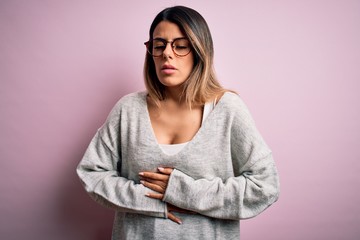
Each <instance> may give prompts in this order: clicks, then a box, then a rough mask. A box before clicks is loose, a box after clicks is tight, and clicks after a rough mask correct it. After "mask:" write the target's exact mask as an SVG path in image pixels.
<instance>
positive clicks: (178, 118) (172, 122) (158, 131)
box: [149, 108, 203, 144]
mask: <svg viewBox="0 0 360 240" xmlns="http://www.w3.org/2000/svg"><path fill="white" fill-rule="evenodd" d="M202 114H203V113H202V108H196V109H192V110H190V109H178V110H172V111H160V110H158V109H149V115H150V121H151V127H152V129H153V132H154V134H155V137H156V140H157V142H158V143H159V144H177V143H184V142H188V141H190V140H191V139H192V138H193V137H194V136H195V134H196V133H197V132H198V130H199V128H200V127H201V122H202Z"/></svg>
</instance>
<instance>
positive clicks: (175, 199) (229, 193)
mask: <svg viewBox="0 0 360 240" xmlns="http://www.w3.org/2000/svg"><path fill="white" fill-rule="evenodd" d="M278 189H279V181H278V175H277V172H276V169H275V166H274V164H273V161H272V158H271V155H269V156H267V157H266V158H264V159H261V161H258V162H257V164H256V166H251V171H246V172H243V173H242V174H241V175H239V176H237V177H230V178H228V179H227V180H226V181H225V182H223V180H222V179H220V178H214V179H210V180H208V179H197V180H195V179H193V178H192V177H190V176H188V175H186V174H184V173H182V172H180V171H178V170H174V172H173V173H172V174H171V177H170V180H169V184H168V187H167V190H166V192H165V196H164V198H163V200H164V201H165V202H169V203H171V204H173V205H175V206H178V207H180V208H184V209H188V210H191V211H194V212H198V213H200V214H203V215H206V216H210V217H214V218H223V219H244V218H251V217H254V216H256V215H257V214H259V213H260V212H262V211H263V210H265V209H266V208H267V207H268V206H270V205H271V204H272V203H273V202H275V201H276V200H277V198H278Z"/></svg>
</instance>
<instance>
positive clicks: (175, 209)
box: [166, 203, 196, 224]
mask: <svg viewBox="0 0 360 240" xmlns="http://www.w3.org/2000/svg"><path fill="white" fill-rule="evenodd" d="M166 205H167V211H168V213H167V216H168V218H169V219H170V220H171V221H173V222H176V223H178V224H182V221H181V219H180V218H178V217H176V216H175V215H174V214H173V212H178V213H187V214H196V213H195V212H192V211H189V210H186V209H182V208H179V207H176V206H174V205H172V204H170V203H166Z"/></svg>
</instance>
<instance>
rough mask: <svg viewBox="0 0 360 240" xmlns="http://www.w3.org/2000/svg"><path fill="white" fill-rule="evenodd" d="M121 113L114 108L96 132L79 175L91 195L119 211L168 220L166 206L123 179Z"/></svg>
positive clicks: (133, 182) (129, 180) (81, 164)
mask: <svg viewBox="0 0 360 240" xmlns="http://www.w3.org/2000/svg"><path fill="white" fill-rule="evenodd" d="M119 121H120V111H118V109H117V108H116V107H115V108H114V109H113V110H112V112H111V113H110V115H109V117H108V119H107V121H106V123H105V124H104V125H103V126H102V127H101V128H100V129H99V130H98V131H97V133H96V134H95V136H94V137H93V139H92V141H91V143H90V145H89V147H88V148H87V150H86V152H85V154H84V157H83V159H82V160H81V161H80V163H79V165H78V167H77V169H76V171H77V174H78V176H79V178H80V180H81V182H82V184H83V186H84V188H85V190H86V191H87V192H88V193H89V195H90V196H91V197H92V198H93V199H94V200H95V201H96V202H98V203H100V204H101V205H103V206H105V207H109V208H112V209H114V210H116V211H123V212H132V213H139V214H145V215H149V216H153V217H166V204H165V203H164V202H161V201H159V200H156V199H151V198H148V197H145V194H146V193H147V192H148V191H149V190H148V189H146V188H145V187H144V186H142V185H141V184H139V183H136V182H135V181H134V180H131V179H127V178H125V177H122V176H120V173H119V171H118V167H119V166H120V165H121V157H120V156H121V148H120V146H119V142H120V133H119Z"/></svg>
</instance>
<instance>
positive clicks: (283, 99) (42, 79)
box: [0, 0, 360, 240]
mask: <svg viewBox="0 0 360 240" xmlns="http://www.w3.org/2000/svg"><path fill="white" fill-rule="evenodd" d="M175 4H181V5H187V6H190V7H193V8H195V9H196V10H198V11H199V12H200V13H201V14H202V15H203V16H204V17H205V19H206V20H207V21H208V24H209V26H210V29H211V31H212V34H213V39H214V42H215V68H216V71H217V74H218V76H219V78H220V81H221V82H222V83H223V85H224V86H225V87H227V88H230V89H233V90H236V91H237V92H239V94H240V95H241V96H242V98H243V99H244V100H245V102H246V103H247V105H248V107H249V108H250V110H251V112H252V114H253V117H254V119H255V121H256V123H257V126H258V128H259V130H260V131H261V133H262V134H263V136H264V138H265V139H266V141H267V143H268V145H270V147H271V148H272V150H273V152H274V156H275V160H276V163H277V166H278V169H279V172H280V177H281V195H280V199H279V201H278V202H277V203H276V204H274V205H273V206H272V207H271V208H269V209H268V210H267V211H265V212H264V213H263V214H261V215H260V216H258V217H256V218H254V219H251V220H246V221H242V222H241V225H242V228H241V235H242V239H243V240H246V239H248V240H250V239H267V240H275V239H276V240H297V239H299V240H303V239H311V240H312V239H334V240H335V239H336V240H337V239H342V240H355V239H358V238H359V236H360V228H359V226H360V206H359V204H360V191H359V189H360V186H359V185H360V128H359V124H360V106H359V105H360V104H359V103H360V94H359V92H360V47H359V46H360V26H359V25H360V24H359V23H360V1H356V0H354V1H351V0H343V1H340V0H312V1H310V0H304V1H295V0H287V1H286V0H273V1H269V0H263V1H213V2H210V1H193V0H192V1H191V0H188V1H185V0H184V1H180V0H179V1H165V0H162V1H160V0H156V1H139V0H133V1H115V0H106V1H84V0H71V1H40V0H39V1H36V0H32V1H26V0H23V1H20V0H12V1H11V0H8V1H7V0H2V1H0V83H1V84H0V114H1V117H0V160H1V162H0V164H1V165H0V171H1V174H0V180H1V181H0V238H1V239H6V240H15V239H46V240H47V239H51V240H57V239H67V240H72V239H74V240H75V239H84V240H85V239H86V240H88V239H89V240H103V239H109V238H110V234H111V227H112V226H111V225H112V218H113V213H112V211H110V210H108V209H104V208H102V207H100V206H99V205H97V204H96V203H94V202H93V201H92V200H91V199H90V198H89V197H88V196H87V194H86V193H85V191H84V190H83V188H82V186H81V185H80V182H79V180H78V178H77V176H76V174H75V168H76V165H77V164H78V162H79V161H80V159H81V157H82V155H83V153H84V151H85V149H86V147H87V145H88V143H89V141H90V139H91V137H92V136H93V135H94V133H95V131H96V129H97V128H98V127H100V125H101V124H102V123H103V121H104V120H105V118H106V116H107V114H108V112H109V111H110V109H111V108H112V106H113V105H114V104H115V102H116V101H117V100H118V99H119V98H120V97H121V96H123V95H125V94H127V93H130V92H133V91H139V90H143V89H144V84H143V80H142V79H143V78H142V66H143V61H144V56H145V48H144V45H143V42H144V41H145V40H147V37H148V35H147V34H148V28H149V26H150V23H151V21H152V20H153V18H154V17H155V14H156V13H158V12H159V11H160V10H162V9H163V8H164V7H167V6H172V5H175Z"/></svg>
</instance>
